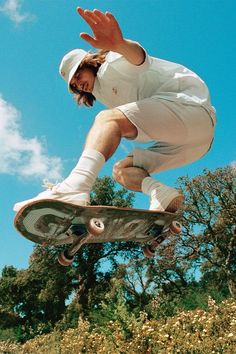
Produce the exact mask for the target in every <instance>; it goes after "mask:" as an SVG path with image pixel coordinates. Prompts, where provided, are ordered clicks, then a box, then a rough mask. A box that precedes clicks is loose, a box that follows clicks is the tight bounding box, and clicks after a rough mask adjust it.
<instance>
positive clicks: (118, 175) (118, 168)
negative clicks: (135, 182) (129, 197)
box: [112, 161, 123, 182]
mask: <svg viewBox="0 0 236 354" xmlns="http://www.w3.org/2000/svg"><path fill="white" fill-rule="evenodd" d="M122 174H123V168H122V164H121V161H118V162H116V163H115V164H114V166H113V170H112V177H113V178H114V180H115V181H116V182H120V180H121V179H122Z"/></svg>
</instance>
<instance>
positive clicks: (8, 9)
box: [0, 0, 35, 24]
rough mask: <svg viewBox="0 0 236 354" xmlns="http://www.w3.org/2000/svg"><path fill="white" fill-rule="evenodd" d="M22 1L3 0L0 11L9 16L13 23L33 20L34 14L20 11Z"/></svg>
mask: <svg viewBox="0 0 236 354" xmlns="http://www.w3.org/2000/svg"><path fill="white" fill-rule="evenodd" d="M22 3H23V0H5V2H4V3H3V5H1V6H0V12H2V13H4V14H5V15H6V16H7V17H9V18H10V20H11V21H12V22H14V23H15V24H19V23H21V22H24V21H31V20H33V19H34V18H35V16H33V15H31V14H29V13H23V12H22V9H21V8H22Z"/></svg>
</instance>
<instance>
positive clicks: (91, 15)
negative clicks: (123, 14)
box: [77, 7, 114, 26]
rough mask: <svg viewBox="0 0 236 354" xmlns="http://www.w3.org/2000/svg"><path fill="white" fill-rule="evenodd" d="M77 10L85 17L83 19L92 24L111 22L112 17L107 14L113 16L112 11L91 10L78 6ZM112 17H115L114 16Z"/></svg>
mask: <svg viewBox="0 0 236 354" xmlns="http://www.w3.org/2000/svg"><path fill="white" fill-rule="evenodd" d="M77 12H78V13H79V14H80V15H81V17H83V19H84V20H85V21H86V22H87V23H88V24H89V25H90V26H91V24H98V23H104V22H109V20H110V18H109V16H107V15H110V16H112V15H111V14H110V13H108V12H106V13H103V12H101V11H99V10H97V9H94V10H93V11H91V10H83V9H82V8H81V7H78V8H77ZM112 18H114V17H113V16H112Z"/></svg>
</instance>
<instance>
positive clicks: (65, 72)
mask: <svg viewBox="0 0 236 354" xmlns="http://www.w3.org/2000/svg"><path fill="white" fill-rule="evenodd" d="M87 54H88V53H87V52H86V51H85V50H83V49H73V50H71V51H70V52H68V53H67V54H66V55H64V57H63V58H62V61H61V64H60V67H59V73H60V75H61V76H62V77H63V79H64V80H65V81H66V82H67V85H68V90H69V92H71V93H73V92H72V91H71V89H70V81H71V79H72V77H73V76H74V74H75V72H76V70H77V69H78V66H79V65H80V63H81V61H82V60H83V59H84V57H85V56H86V55H87Z"/></svg>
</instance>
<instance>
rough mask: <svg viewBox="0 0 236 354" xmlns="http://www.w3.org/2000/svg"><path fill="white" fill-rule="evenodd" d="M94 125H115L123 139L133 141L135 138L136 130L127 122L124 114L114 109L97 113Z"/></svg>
mask: <svg viewBox="0 0 236 354" xmlns="http://www.w3.org/2000/svg"><path fill="white" fill-rule="evenodd" d="M95 123H96V124H97V125H104V124H106V123H113V124H115V126H116V128H117V129H119V131H120V134H121V136H122V137H124V138H131V139H134V138H136V136H137V128H136V127H135V126H134V125H133V123H131V122H130V121H129V120H128V118H127V117H126V116H125V115H124V113H122V112H121V111H119V110H118V109H116V108H114V109H106V110H103V111H101V112H99V113H98V114H97V116H96V118H95Z"/></svg>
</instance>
